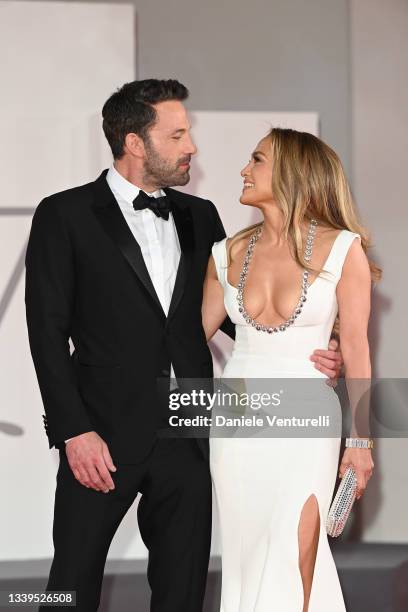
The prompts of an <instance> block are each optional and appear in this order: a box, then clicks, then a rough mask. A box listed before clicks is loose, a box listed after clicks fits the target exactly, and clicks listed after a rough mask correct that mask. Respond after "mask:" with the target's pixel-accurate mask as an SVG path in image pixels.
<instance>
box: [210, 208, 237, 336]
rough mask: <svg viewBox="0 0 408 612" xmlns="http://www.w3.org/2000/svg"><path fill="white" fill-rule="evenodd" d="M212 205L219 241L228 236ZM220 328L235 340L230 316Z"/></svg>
mask: <svg viewBox="0 0 408 612" xmlns="http://www.w3.org/2000/svg"><path fill="white" fill-rule="evenodd" d="M209 202H210V201H209ZM210 205H211V209H212V212H213V216H214V233H213V243H214V242H219V241H220V240H223V239H224V238H225V237H226V233H225V229H224V226H223V224H222V221H221V218H220V215H219V214H218V211H217V209H216V207H215V206H214V204H213V203H212V202H210ZM220 330H221V331H223V332H224V334H227V336H229V337H230V338H232V340H235V325H234V323H233V322H232V321H231V319H230V318H229V317H228V316H227V317H226V318H225V320H224V321H223V323H222V324H221V325H220Z"/></svg>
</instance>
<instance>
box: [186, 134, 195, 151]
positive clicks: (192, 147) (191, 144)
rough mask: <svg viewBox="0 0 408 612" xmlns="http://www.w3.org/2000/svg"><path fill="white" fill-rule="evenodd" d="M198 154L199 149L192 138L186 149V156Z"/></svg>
mask: <svg viewBox="0 0 408 612" xmlns="http://www.w3.org/2000/svg"><path fill="white" fill-rule="evenodd" d="M196 153H197V147H196V145H195V144H194V142H193V141H192V139H191V138H189V142H188V143H187V147H186V154H187V155H195V154H196Z"/></svg>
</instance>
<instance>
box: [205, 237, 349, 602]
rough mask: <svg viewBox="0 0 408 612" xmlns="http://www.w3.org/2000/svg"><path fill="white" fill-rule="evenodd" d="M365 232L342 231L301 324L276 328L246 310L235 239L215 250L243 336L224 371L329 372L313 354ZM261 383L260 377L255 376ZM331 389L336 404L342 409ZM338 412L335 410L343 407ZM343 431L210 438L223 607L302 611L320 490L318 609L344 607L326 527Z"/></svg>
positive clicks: (314, 595) (245, 374)
mask: <svg viewBox="0 0 408 612" xmlns="http://www.w3.org/2000/svg"><path fill="white" fill-rule="evenodd" d="M356 237H358V238H359V236H358V234H354V233H352V232H349V231H347V230H343V231H341V232H340V233H339V234H338V235H337V237H336V239H335V242H334V244H333V247H332V250H331V252H330V254H329V257H328V259H327V260H326V262H325V264H324V266H323V268H324V270H325V271H327V273H322V274H321V275H320V276H319V277H318V278H316V279H315V280H314V281H313V282H312V285H311V286H310V288H309V291H308V294H307V302H306V303H305V305H304V307H303V310H302V313H301V315H300V316H299V317H298V318H297V319H296V320H295V323H294V324H293V325H292V326H291V327H289V328H288V329H286V331H284V332H278V333H273V334H268V333H265V332H260V331H257V330H256V329H254V328H253V327H251V326H250V325H249V324H248V323H246V321H245V320H244V319H243V317H242V315H241V313H240V312H239V311H238V303H237V300H236V295H237V290H236V288H235V287H233V286H232V285H230V284H229V283H228V280H227V254H226V239H225V240H222V241H221V242H218V243H216V244H215V245H214V247H213V250H212V254H213V257H214V260H215V265H216V269H217V274H218V278H219V281H220V283H221V284H222V286H223V288H224V303H225V307H226V310H227V312H228V315H229V316H230V318H231V320H232V321H233V322H234V323H235V325H236V340H235V344H234V348H233V352H232V355H231V357H230V359H229V360H228V362H227V364H226V366H225V369H224V372H223V374H222V377H223V378H230V379H237V378H238V379H245V380H246V382H247V383H248V382H249V383H250V379H254V378H304V377H308V378H309V377H313V378H325V376H324V375H323V374H322V373H321V372H319V371H318V370H316V368H315V367H314V365H313V363H312V362H311V361H310V360H309V357H310V355H311V354H312V353H313V351H314V350H315V349H316V348H327V346H328V342H329V339H330V334H331V330H332V327H333V323H334V320H335V317H336V315H337V311H338V305H337V299H336V285H337V283H338V281H339V279H340V277H341V271H342V267H343V263H344V260H345V258H346V255H347V252H348V249H349V247H350V245H351V243H352V242H353V240H354V239H355V238H356ZM254 384H255V381H254ZM324 386H325V387H327V393H328V395H329V396H330V399H329V403H330V404H331V412H332V413H333V410H334V412H335V413H336V412H337V413H338V414H337V416H340V419H341V408H340V405H339V402H338V399H337V396H336V395H335V393H334V391H333V390H332V389H331V388H330V387H328V386H327V385H326V384H325V383H324ZM334 416H336V415H334ZM340 436H341V430H340V429H339V433H338V437H328V438H311V437H310V438H277V437H276V438H254V437H251V438H233V437H232V438H216V437H212V438H211V439H210V465H211V473H212V478H213V484H214V492H215V499H216V503H217V508H218V515H219V521H220V534H221V553H222V595H221V608H220V612H302V608H303V584H302V579H301V575H300V570H299V561H298V558H299V546H298V525H299V519H300V514H301V511H302V508H303V505H304V504H305V502H306V501H307V499H308V498H309V497H310V495H315V497H316V499H317V502H318V506H319V513H320V535H319V542H318V550H317V557H316V563H315V569H314V576H313V583H312V590H311V595H310V601H309V612H345V610H346V608H345V604H344V599H343V595H342V591H341V587H340V582H339V578H338V574H337V570H336V567H335V564H334V560H333V557H332V554H331V551H330V548H329V544H328V538H327V534H326V529H325V523H326V517H327V514H328V511H329V507H330V502H331V500H332V495H333V491H334V486H335V483H336V477H337V469H338V460H339V451H340V442H341V438H340Z"/></svg>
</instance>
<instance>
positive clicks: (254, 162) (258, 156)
mask: <svg viewBox="0 0 408 612" xmlns="http://www.w3.org/2000/svg"><path fill="white" fill-rule="evenodd" d="M241 176H242V177H243V179H244V187H243V189H242V194H241V197H240V199H239V200H240V202H241V204H246V205H247V206H258V205H259V204H266V203H270V202H273V201H274V200H273V195H272V152H271V145H270V141H269V139H267V138H263V139H262V140H261V141H260V142H259V143H258V145H257V146H256V148H255V151H254V152H253V153H252V155H251V159H250V161H249V163H248V164H247V165H246V166H245V168H243V170H241Z"/></svg>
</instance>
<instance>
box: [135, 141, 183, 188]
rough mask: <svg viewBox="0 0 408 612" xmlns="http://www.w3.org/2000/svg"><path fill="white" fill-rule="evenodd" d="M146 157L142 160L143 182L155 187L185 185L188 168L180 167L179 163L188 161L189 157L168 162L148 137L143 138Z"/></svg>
mask: <svg viewBox="0 0 408 612" xmlns="http://www.w3.org/2000/svg"><path fill="white" fill-rule="evenodd" d="M144 145H145V150H146V159H145V162H144V168H143V170H144V175H143V182H144V183H145V184H146V185H157V187H158V188H159V187H174V186H176V185H187V183H188V182H189V180H190V174H189V171H188V170H183V169H182V168H180V164H186V163H190V159H191V157H190V156H188V157H183V158H180V159H179V160H178V161H177V163H176V164H171V163H169V162H168V161H167V160H166V159H164V158H163V157H161V156H160V154H159V153H158V152H157V151H156V150H155V149H154V148H153V146H152V144H151V142H149V140H148V139H146V140H145V143H144Z"/></svg>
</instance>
